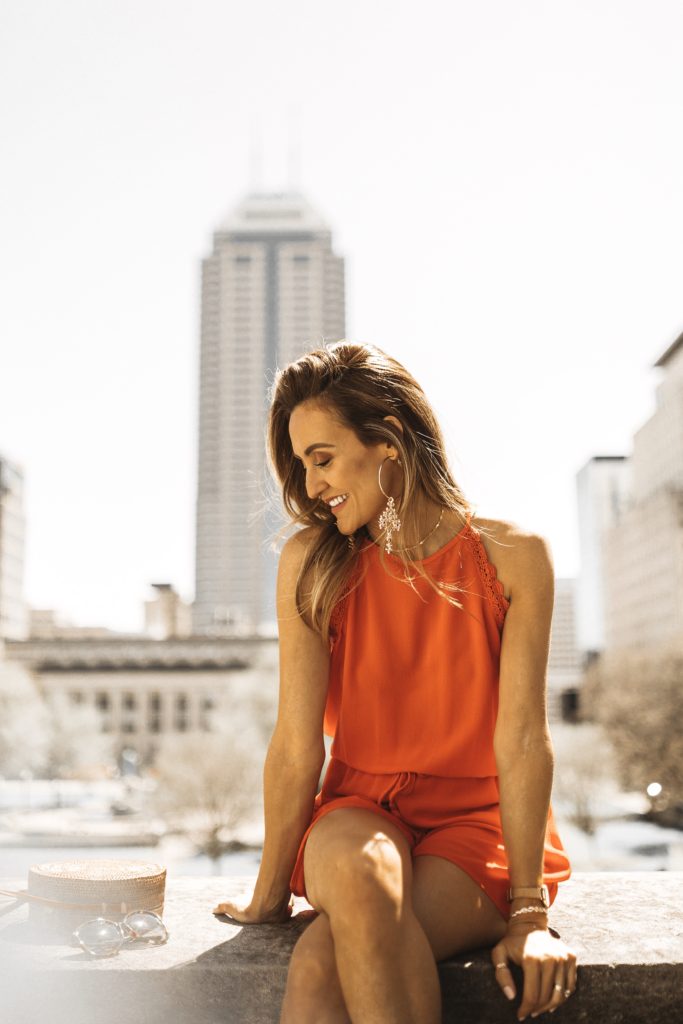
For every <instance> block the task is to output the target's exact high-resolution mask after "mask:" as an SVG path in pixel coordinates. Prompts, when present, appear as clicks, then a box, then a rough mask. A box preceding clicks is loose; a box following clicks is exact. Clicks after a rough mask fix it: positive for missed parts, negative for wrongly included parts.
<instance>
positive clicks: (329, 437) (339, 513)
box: [289, 402, 400, 536]
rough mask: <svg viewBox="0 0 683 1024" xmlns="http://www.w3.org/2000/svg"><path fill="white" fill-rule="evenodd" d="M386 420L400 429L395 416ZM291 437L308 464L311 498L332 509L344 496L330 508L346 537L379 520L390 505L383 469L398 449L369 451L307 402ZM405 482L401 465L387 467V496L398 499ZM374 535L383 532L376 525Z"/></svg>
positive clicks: (295, 415)
mask: <svg viewBox="0 0 683 1024" xmlns="http://www.w3.org/2000/svg"><path fill="white" fill-rule="evenodd" d="M385 418H386V419H389V420H391V421H393V422H394V423H396V424H397V425H399V426H400V424H398V420H397V419H396V418H395V417H393V416H388V417H385ZM289 436H290V439H291V442H292V450H293V453H294V456H295V457H296V458H298V459H300V460H301V461H302V462H303V465H304V469H305V472H306V492H307V494H308V496H309V498H318V499H319V500H320V501H324V502H326V503H328V504H329V502H330V501H332V500H333V499H338V498H339V497H340V496H343V500H342V501H341V502H337V501H334V502H333V504H331V505H330V506H329V507H330V511H331V512H332V514H333V515H334V516H335V518H336V520H337V529H338V530H339V531H340V533H344V534H352V533H354V532H355V531H356V530H358V529H359V528H360V527H361V526H364V525H366V524H368V525H370V524H371V523H372V521H373V520H377V518H378V517H379V515H380V514H381V513H382V511H383V509H384V507H385V505H386V503H387V499H386V498H385V497H384V495H383V494H382V492H381V491H380V489H379V484H378V482H377V477H378V473H379V467H380V465H381V464H382V462H383V460H384V459H386V457H387V456H388V455H391V457H392V458H396V457H397V454H398V453H397V449H396V448H395V447H394V446H393V445H390V444H388V443H386V442H380V444H377V445H370V446H369V447H366V446H365V445H364V444H362V443H361V442H360V441H359V440H358V438H357V437H356V435H355V434H354V432H353V431H352V430H351V429H349V428H348V427H345V426H343V425H342V424H341V423H339V422H338V420H336V419H335V417H334V416H332V415H331V414H330V413H329V412H327V411H326V410H324V409H322V408H320V407H319V406H316V405H314V404H312V403H311V402H302V403H301V404H300V405H297V407H296V408H295V409H294V411H293V412H292V414H291V416H290V417H289ZM394 474H398V475H397V476H395V475H394ZM399 478H400V470H397V468H396V465H395V464H394V463H393V462H385V463H384V466H383V467H382V487H383V488H384V490H385V491H386V492H387V494H393V495H394V496H396V497H397V496H398V495H397V491H396V487H397V485H398V484H399ZM372 532H373V536H374V535H375V534H377V533H379V528H378V526H377V523H376V522H375V524H374V530H373V531H372Z"/></svg>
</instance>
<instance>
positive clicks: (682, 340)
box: [654, 334, 683, 366]
mask: <svg viewBox="0 0 683 1024" xmlns="http://www.w3.org/2000/svg"><path fill="white" fill-rule="evenodd" d="M681 346H683V334H679V335H678V337H677V338H676V340H675V341H674V342H672V344H671V345H669V347H668V349H667V350H666V352H664V353H663V354H662V355H661V356H660V357H659V359H658V360H657V362H656V363H655V364H654V365H655V366H666V364H667V363H668V362H669V360H670V359H671V357H672V356H674V355H675V354H676V352H677V351H678V349H679V348H681Z"/></svg>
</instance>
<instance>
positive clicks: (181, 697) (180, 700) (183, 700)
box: [175, 693, 187, 711]
mask: <svg viewBox="0 0 683 1024" xmlns="http://www.w3.org/2000/svg"><path fill="white" fill-rule="evenodd" d="M175 706H176V710H177V711H187V697H186V696H185V694H184V693H179V694H178V696H177V697H176V699H175Z"/></svg>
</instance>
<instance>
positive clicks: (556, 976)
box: [491, 924, 576, 1020]
mask: <svg viewBox="0 0 683 1024" xmlns="http://www.w3.org/2000/svg"><path fill="white" fill-rule="evenodd" d="M510 960H511V961H512V962H513V963H515V964H519V966H520V967H521V968H522V969H523V971H524V991H523V993H522V1002H521V1004H520V1007H519V1009H518V1011H517V1020H524V1018H525V1017H526V1016H527V1014H529V1013H530V1014H531V1016H532V1017H536V1016H537V1015H538V1014H539V1013H545V1011H546V1010H550V1011H551V1012H552V1011H554V1010H556V1009H557V1007H558V1006H561V1005H562V1003H564V1002H565V1001H566V1000H567V999H568V998H569V996H570V995H571V993H572V992H573V991H574V989H575V988H576V953H575V952H574V950H573V949H570V948H569V946H567V945H565V943H564V942H563V941H562V939H556V938H555V937H554V936H553V935H551V934H550V932H549V931H548V930H547V929H546V928H535V929H534V930H533V931H529V930H527V929H524V930H523V929H522V928H519V929H517V930H515V925H514V924H513V925H511V926H510V927H509V928H508V931H507V932H506V934H505V935H504V936H503V938H502V939H501V940H500V942H499V943H498V944H497V945H496V946H494V947H493V949H492V950H491V961H492V963H493V966H494V968H495V967H496V966H497V965H499V964H505V967H499V968H498V970H496V981H497V982H498V984H499V985H500V987H501V988H502V989H503V990H505V989H506V988H508V993H506V994H507V995H508V998H510V999H514V997H515V994H516V989H515V983H514V980H513V978H512V973H511V971H510V968H509V967H508V963H509V961H510ZM510 990H511V992H512V995H509V991H510Z"/></svg>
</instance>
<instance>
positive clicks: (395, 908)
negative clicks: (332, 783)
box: [304, 808, 441, 1024]
mask: <svg viewBox="0 0 683 1024" xmlns="http://www.w3.org/2000/svg"><path fill="white" fill-rule="evenodd" d="M304 856H305V859H304V871H305V876H306V888H307V891H308V896H309V901H310V903H311V905H312V906H314V907H315V908H316V909H317V910H319V911H324V912H325V913H326V914H327V916H328V918H329V921H330V927H331V932H332V937H333V942H334V951H335V960H336V965H337V972H338V975H339V982H340V985H341V991H342V994H343V997H344V1002H345V1004H346V1008H347V1010H348V1013H349V1017H350V1018H351V1021H353V1022H354V1024H356V1022H357V1024H438V1022H439V1021H440V1020H441V988H440V984H439V975H438V971H437V968H436V961H435V959H434V955H433V953H432V950H431V947H430V944H429V940H428V939H427V936H426V935H425V932H424V930H423V928H422V926H421V924H420V922H419V921H418V919H417V917H416V916H415V913H414V911H413V905H412V899H411V883H412V864H411V856H410V848H409V846H408V842H407V840H406V838H405V836H404V835H403V833H402V832H401V830H400V829H399V828H397V827H395V826H394V825H392V824H391V823H390V822H388V821H386V819H384V818H381V819H379V818H378V815H375V814H373V813H372V812H371V811H366V810H361V809H358V808H340V809H337V810H335V811H332V812H330V813H329V814H327V815H326V816H325V817H324V818H321V819H320V821H319V822H318V823H317V824H316V825H315V826H314V828H313V829H312V831H311V834H310V836H309V839H308V842H307V844H306V852H305V855H304Z"/></svg>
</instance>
